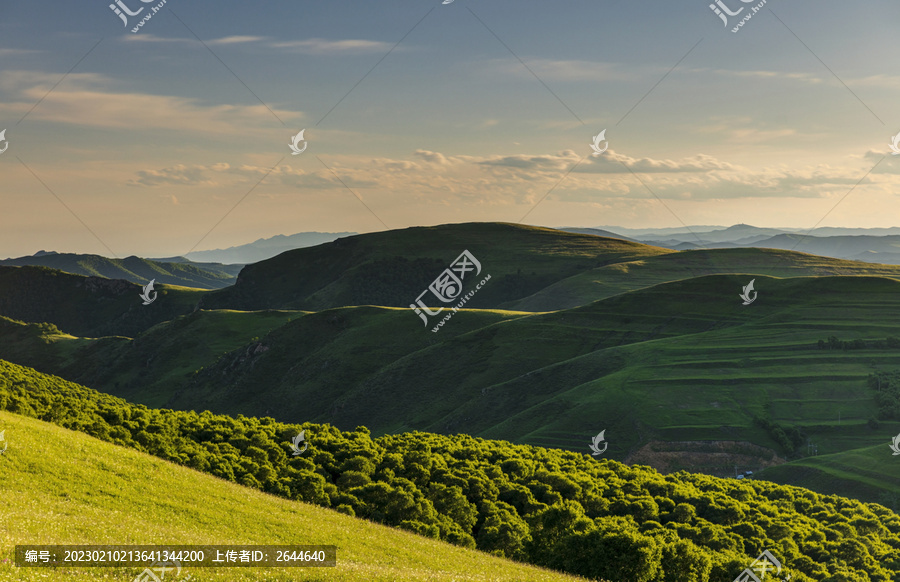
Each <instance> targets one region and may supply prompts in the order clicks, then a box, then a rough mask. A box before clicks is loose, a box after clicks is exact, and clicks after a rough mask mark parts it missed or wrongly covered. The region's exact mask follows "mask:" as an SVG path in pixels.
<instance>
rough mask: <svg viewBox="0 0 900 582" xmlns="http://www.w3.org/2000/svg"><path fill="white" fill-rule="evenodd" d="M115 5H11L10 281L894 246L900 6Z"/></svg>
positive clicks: (3, 121) (694, 0) (811, 0)
mask: <svg viewBox="0 0 900 582" xmlns="http://www.w3.org/2000/svg"><path fill="white" fill-rule="evenodd" d="M110 1H111V0H88V1H83V2H78V3H77V7H76V3H73V2H63V0H47V1H43V2H12V0H3V2H2V4H0V130H3V129H6V133H5V137H6V142H0V148H2V147H4V146H7V147H8V149H7V150H6V151H5V152H4V153H3V154H0V178H2V186H0V257H6V256H20V255H24V254H32V253H34V252H36V251H38V250H41V249H46V250H56V251H60V252H83V253H97V254H102V255H106V256H118V257H124V256H128V255H131V254H138V255H143V256H171V255H179V254H185V253H187V252H188V251H190V250H203V249H209V248H221V247H228V246H232V245H238V244H243V243H246V242H250V241H252V240H255V239H257V238H260V237H269V236H273V235H276V234H292V233H295V232H303V231H357V232H372V231H378V230H384V229H386V228H405V227H408V226H418V225H434V224H442V223H453V222H469V221H503V222H524V223H527V224H537V225H544V226H596V225H621V226H625V227H633V228H638V227H679V226H682V225H684V224H687V225H693V224H721V225H730V224H735V223H741V222H742V223H749V224H754V225H757V226H772V227H795V228H812V227H813V226H815V225H817V224H818V225H819V226H845V227H887V226H898V225H900V217H898V212H897V209H898V202H900V200H898V195H900V176H898V174H900V156H892V155H891V149H890V142H891V138H892V136H895V135H897V134H898V133H900V109H898V103H900V57H898V56H897V54H898V53H897V50H896V46H897V40H896V23H897V22H900V3H897V2H896V1H894V0H871V1H869V2H867V3H865V6H864V8H863V7H861V6H860V5H859V4H853V3H847V2H839V1H837V0H793V1H791V2H787V1H786V0H769V1H768V2H766V4H765V6H763V7H762V8H761V9H760V10H759V11H758V12H757V13H752V12H751V10H752V7H753V6H756V5H757V4H758V3H757V2H756V1H754V2H752V3H747V2H743V1H742V0H722V3H723V4H724V6H725V7H726V8H727V9H728V10H729V11H731V12H737V11H738V10H739V9H742V8H743V10H742V11H741V13H740V14H738V15H736V16H728V20H729V24H728V26H727V27H726V26H725V24H724V23H723V21H722V19H721V18H720V17H719V16H718V15H717V14H716V13H715V12H714V11H713V10H712V9H711V8H710V7H709V0H688V1H684V0H682V1H679V2H671V1H662V0H648V1H643V2H625V1H621V0H620V1H607V0H591V1H586V0H555V1H553V2H550V1H547V0H544V1H540V2H539V1H537V0H455V1H453V2H452V3H450V4H447V5H442V4H441V0H429V1H424V0H418V1H412V0H379V1H372V0H369V1H363V0H354V1H352V2H349V1H342V0H333V1H329V2H321V1H316V2H312V1H306V0H291V1H285V0H278V1H272V2H265V3H252V2H246V1H238V0H216V1H212V0H206V1H203V0H192V1H188V0H168V1H167V2H166V3H165V5H163V6H162V7H161V8H160V9H159V10H158V12H156V13H154V14H152V18H150V19H149V20H146V21H145V22H144V24H143V26H142V27H141V28H140V29H138V32H136V33H132V32H131V30H132V28H133V27H134V26H135V25H136V24H137V23H138V22H139V21H140V20H141V19H142V18H144V17H146V16H147V15H150V14H151V11H152V7H154V6H157V5H158V4H159V3H160V2H161V1H162V0H156V1H154V2H146V3H145V2H142V1H141V0H121V4H122V6H123V7H124V8H126V9H127V10H128V11H130V12H137V11H138V10H139V9H141V8H143V10H142V11H141V12H140V14H138V15H136V16H127V15H125V13H124V12H123V15H125V18H127V21H128V25H127V26H126V24H125V23H124V22H123V20H122V18H120V16H118V15H117V14H116V13H115V12H114V11H113V10H112V9H110V7H109V4H110ZM760 1H762V0H760ZM748 15H751V16H752V17H751V18H750V19H749V20H746V22H745V23H744V25H743V26H742V27H741V28H740V29H738V32H736V33H734V32H732V31H731V30H732V27H733V26H734V25H736V24H737V23H738V22H739V21H740V19H742V18H744V17H746V16H748ZM301 129H305V132H304V137H305V140H306V141H305V144H306V146H307V147H306V150H305V151H304V152H303V153H302V154H300V155H292V153H291V150H290V149H289V147H288V145H289V143H290V142H291V137H292V136H294V135H296V134H297V133H298V132H299V131H300V130H301ZM604 129H606V134H605V137H606V138H607V140H606V141H605V142H600V145H601V148H602V147H606V146H608V149H607V150H606V151H605V152H604V153H603V154H602V155H600V156H593V155H591V154H592V149H591V142H592V139H593V136H595V135H597V134H599V133H600V132H601V131H602V130H604ZM7 144H8V145H7ZM300 144H301V147H302V144H303V142H300Z"/></svg>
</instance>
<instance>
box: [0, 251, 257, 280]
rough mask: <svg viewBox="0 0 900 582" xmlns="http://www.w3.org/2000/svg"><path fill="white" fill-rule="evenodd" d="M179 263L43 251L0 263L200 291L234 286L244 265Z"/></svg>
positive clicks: (8, 265)
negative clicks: (191, 288) (177, 286)
mask: <svg viewBox="0 0 900 582" xmlns="http://www.w3.org/2000/svg"><path fill="white" fill-rule="evenodd" d="M179 259H181V260H179V261H176V260H170V261H159V260H153V259H142V258H140V257H127V258H124V259H110V258H107V257H101V256H100V255H79V254H75V253H56V252H52V251H50V252H47V251H39V252H37V253H35V254H34V255H32V256H30V257H19V258H16V259H5V260H0V266H5V267H25V266H28V267H49V268H51V269H56V270H58V271H65V272H66V273H72V274H75V275H85V276H87V277H103V278H104V279H124V280H125V281H130V282H132V283H138V284H141V285H145V284H146V283H148V282H149V281H150V280H151V279H156V282H157V283H163V284H166V285H179V286H182V287H194V288H197V289H221V288H222V287H227V286H228V285H232V284H234V282H235V280H236V279H237V275H238V273H239V272H240V270H241V268H242V267H243V265H221V264H219V263H194V262H192V261H188V260H186V259H184V258H182V257H179Z"/></svg>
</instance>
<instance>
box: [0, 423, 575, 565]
mask: <svg viewBox="0 0 900 582" xmlns="http://www.w3.org/2000/svg"><path fill="white" fill-rule="evenodd" d="M0 430H3V431H5V433H6V441H7V442H8V446H9V448H8V449H7V451H6V452H5V453H4V454H0V476H2V477H0V498H2V499H3V503H0V580H3V581H10V582H13V581H15V582H37V581H42V582H43V581H50V582H63V581H66V582H68V581H70V580H79V581H83V580H111V579H112V580H121V581H125V580H134V578H135V577H136V576H137V575H138V574H139V573H140V572H141V571H142V569H141V568H58V569H44V568H16V567H14V566H13V565H12V563H13V560H14V557H15V552H14V548H15V546H16V545H17V544H29V545H35V544H115V545H131V544H168V545H174V544H184V545H189V544H193V545H215V544H247V545H251V544H254V545H255V544H264V545H275V544H285V545H287V544H298V545H335V546H337V548H338V549H337V566H336V567H334V568H215V569H211V568H210V569H207V568H190V567H187V566H185V568H184V569H183V571H182V574H181V579H186V578H187V577H188V576H192V577H193V578H192V579H193V580H195V581H197V582H235V581H245V582H249V581H251V580H252V581H260V582H263V581H268V582H272V581H275V580H278V581H279V582H289V581H298V582H299V581H304V582H306V581H325V580H328V581H331V580H334V581H340V582H370V581H377V582H394V581H396V580H422V581H426V580H427V581H429V582H433V581H434V582H436V581H447V582H450V581H456V580H471V581H473V582H475V581H484V582H488V581H490V582H495V581H498V582H499V581H504V582H515V581H519V580H534V581H536V582H556V581H559V582H563V581H572V582H574V581H575V580H577V578H575V577H572V576H566V575H564V574H557V573H552V572H549V571H546V570H541V569H538V568H535V567H531V566H527V565H523V564H519V563H515V562H512V561H509V560H504V559H501V558H498V557H495V556H490V555H488V554H485V553H481V552H477V551H474V550H470V549H465V548H461V547H457V546H453V545H450V544H447V543H444V542H439V541H437V540H434V539H429V538H427V537H424V536H418V535H415V534H413V533H410V532H405V531H402V530H399V529H395V528H391V527H387V526H384V525H379V524H376V523H373V522H371V521H365V520H362V519H358V518H354V517H350V516H347V515H342V514H341V513H338V512H337V511H334V510H330V509H325V508H322V507H317V506H315V505H310V504H307V503H303V502H300V501H291V500H287V499H281V498H278V497H275V496H272V495H268V494H265V493H262V492H259V491H253V490H251V489H248V488H247V487H242V486H240V485H237V484H235V483H229V482H227V481H224V480H222V479H219V478H216V477H214V476H212V475H206V474H203V473H200V472H197V471H194V470H192V469H189V468H187V467H180V466H177V465H175V464H173V463H171V462H168V461H164V460H161V459H159V458H157V457H152V456H150V455H148V454H146V453H140V452H137V451H134V450H130V449H128V448H125V447H122V446H117V445H113V444H110V443H106V442H102V441H100V440H97V439H96V438H93V437H90V436H87V435H85V434H81V433H78V432H74V431H71V430H67V429H64V428H60V427H58V426H55V425H52V424H48V423H46V422H42V421H40V420H35V419H32V418H27V417H24V416H19V415H16V414H10V413H7V412H0ZM37 508H39V510H38V509H37ZM171 575H172V574H169V576H167V577H166V578H165V579H166V580H168V579H169V577H170V576H171ZM176 580H177V579H176Z"/></svg>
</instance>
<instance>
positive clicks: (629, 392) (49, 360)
mask: <svg viewBox="0 0 900 582" xmlns="http://www.w3.org/2000/svg"><path fill="white" fill-rule="evenodd" d="M751 277H754V275H740V276H738V275H729V276H725V275H716V276H707V277H698V278H695V279H688V280H684V281H676V282H673V283H667V284H663V285H657V286H654V287H651V288H648V289H643V290H639V291H634V292H631V293H625V294H621V295H617V296H614V297H611V298H608V299H605V300H603V301H598V302H595V303H593V304H591V305H588V306H585V307H580V308H577V309H571V310H565V311H559V312H553V313H544V314H527V313H522V312H503V311H494V310H486V311H482V310H462V311H460V312H459V313H457V314H456V315H455V317H454V318H453V319H452V320H451V321H450V323H449V324H448V325H446V326H445V327H444V328H442V329H441V331H440V333H432V332H431V331H429V330H425V329H422V327H421V325H420V322H419V321H418V319H417V318H416V317H414V316H413V315H412V314H411V313H409V310H408V309H391V308H377V307H353V308H343V309H332V310H326V311H323V312H317V313H303V312H272V313H258V314H252V313H241V312H228V311H226V312H218V311H213V312H208V311H198V312H196V313H193V314H191V315H189V316H186V317H182V318H179V319H176V320H174V321H172V322H167V323H163V324H160V325H158V326H156V327H155V328H153V329H151V330H149V331H148V332H146V333H144V334H140V335H139V336H138V337H137V338H135V339H134V340H129V339H127V338H105V339H101V340H94V341H86V340H81V339H78V338H74V337H71V336H65V335H64V334H60V333H58V332H56V331H54V330H52V329H41V328H39V327H37V326H32V327H31V328H26V326H23V325H22V324H17V323H15V322H9V321H6V322H4V323H3V327H2V328H0V357H4V358H8V359H10V360H12V361H17V362H20V363H22V364H26V365H32V366H35V367H36V368H38V369H40V370H42V371H45V372H51V373H56V374H60V375H62V376H64V377H67V378H71V379H73V380H77V381H79V382H83V383H85V384H87V385H90V386H92V387H95V388H98V389H101V390H103V391H105V392H108V393H112V394H116V395H119V396H123V397H127V398H129V399H131V400H133V401H136V402H142V403H145V404H149V405H154V406H166V407H171V408H176V409H182V410H203V409H209V410H212V411H215V412H220V413H229V414H252V415H259V416H272V417H274V418H277V419H279V420H283V421H286V422H299V421H306V420H311V421H315V422H328V423H330V424H334V425H335V426H338V427H341V428H344V429H350V428H352V427H354V426H357V425H364V426H367V427H369V428H370V429H371V430H372V431H373V432H374V433H375V434H385V433H393V432H402V431H407V430H427V431H431V432H438V433H451V432H465V433H468V434H473V435H478V436H484V437H488V438H500V439H505V440H510V441H513V442H517V443H527V444H533V445H540V446H548V447H559V448H565V449H570V450H575V451H587V450H588V449H587V445H588V444H589V442H590V438H591V437H592V436H594V435H596V434H597V433H598V432H600V431H601V430H606V437H607V439H609V442H610V445H609V450H608V452H607V456H609V457H611V458H614V459H618V460H621V461H629V460H631V459H632V458H638V459H642V458H650V459H653V458H654V456H653V455H650V456H649V457H648V454H649V453H650V452H651V451H648V450H647V449H645V447H647V445H648V444H649V443H652V442H666V443H668V454H669V457H672V456H673V455H674V456H675V457H676V458H675V462H674V464H673V463H672V462H671V459H669V460H667V461H666V463H665V464H662V463H660V464H657V462H656V461H655V460H653V461H639V462H647V463H649V464H652V465H654V466H657V467H660V468H663V467H666V468H668V469H670V470H677V469H688V470H695V471H704V472H708V473H711V474H715V475H722V476H725V475H729V474H732V475H733V473H734V468H735V467H734V465H735V464H739V465H741V467H740V469H741V470H745V469H752V470H758V469H761V468H763V467H766V466H769V465H770V464H771V463H772V462H779V461H777V460H775V461H773V456H774V455H778V456H780V457H782V458H792V457H796V456H799V455H801V454H803V446H801V445H800V444H799V443H794V444H791V443H787V444H786V441H784V439H783V438H782V437H780V436H779V435H778V434H777V430H775V429H777V428H778V427H779V426H780V427H781V430H783V431H793V432H792V434H793V435H795V437H796V438H800V439H812V440H813V441H815V442H816V443H817V444H818V446H819V452H820V454H832V453H837V452H843V451H852V450H854V449H859V448H865V447H873V446H876V447H877V446H880V445H882V444H883V443H887V442H889V439H890V437H891V436H892V435H893V434H896V433H897V432H900V424H898V423H896V422H884V423H882V425H881V427H880V428H878V429H874V428H871V427H870V426H869V424H868V421H869V420H870V419H871V418H873V417H874V416H875V415H876V414H877V410H876V405H875V402H874V399H873V396H872V394H871V392H870V391H869V390H868V388H867V387H866V379H867V377H868V375H869V374H870V373H871V372H873V371H875V370H879V369H882V370H890V369H893V368H896V367H900V365H898V364H900V351H898V350H897V349H896V348H890V347H880V348H879V347H876V346H875V345H874V341H875V340H884V339H885V338H887V337H889V336H891V335H892V334H895V333H897V330H898V329H900V309H898V308H900V293H898V291H900V282H897V281H895V280H893V279H882V278H875V277H810V278H793V279H774V278H769V277H762V276H755V277H756V288H757V290H758V292H759V297H758V300H757V301H756V302H755V303H753V304H752V305H750V306H743V305H741V302H740V299H739V298H738V297H737V294H738V292H739V291H740V289H741V287H742V285H744V284H746V282H747V281H748V280H749V279H750V278H751ZM832 335H837V336H839V337H841V338H842V339H846V340H853V339H860V338H867V339H868V340H869V341H870V342H872V345H871V346H870V347H867V348H865V349H858V350H846V351H844V350H841V351H829V350H821V349H819V348H818V347H817V342H818V340H820V339H824V338H827V337H829V336H832ZM839 416H840V419H839V418H838V417H839ZM757 417H758V418H761V419H765V420H767V421H768V422H770V423H772V426H770V427H769V428H766V427H765V426H761V425H760V424H759V423H758V422H755V420H754V419H755V418H757ZM698 442H701V443H706V444H707V445H708V448H707V450H705V451H704V450H702V447H700V448H698V445H697V443H698ZM723 442H733V443H738V444H739V443H742V442H743V443H748V444H749V445H754V446H756V447H761V448H762V449H763V450H758V451H757V452H756V453H754V454H753V455H750V456H749V457H748V456H747V455H743V456H739V455H737V453H724V454H723V453H722V452H721V451H719V449H720V448H721V446H722V443H723ZM786 446H788V447H790V449H788V448H786ZM885 450H887V449H886V448H885ZM681 453H683V454H681ZM679 456H680V460H679ZM886 456H887V457H889V456H890V455H886ZM656 457H659V455H656ZM877 470H878V471H880V473H881V481H880V482H882V483H887V482H890V481H891V480H894V481H900V466H898V465H897V464H890V463H885V464H882V465H880V466H879V467H877ZM842 491H843V490H842ZM886 491H887V490H885V489H883V488H882V489H880V490H879V491H875V492H873V491H869V490H868V489H867V488H862V489H861V490H860V496H861V498H863V499H866V500H870V501H877V500H878V499H879V495H881V494H883V493H885V492H886Z"/></svg>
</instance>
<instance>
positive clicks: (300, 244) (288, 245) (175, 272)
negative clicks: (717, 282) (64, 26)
mask: <svg viewBox="0 0 900 582" xmlns="http://www.w3.org/2000/svg"><path fill="white" fill-rule="evenodd" d="M354 234H356V233H353V232H300V233H297V234H292V235H290V236H285V235H282V234H280V235H277V236H273V237H270V238H261V239H259V240H257V241H254V242H252V243H248V244H245V245H240V246H236V247H230V248H227V249H216V250H211V251H197V252H193V253H188V255H187V257H166V258H159V259H143V258H140V257H134V256H132V257H127V258H124V259H110V258H108V257H103V256H100V255H80V254H75V253H57V252H54V251H38V252H37V253H35V254H33V255H31V256H27V257H17V258H10V259H5V260H0V266H8V267H24V266H29V267H49V268H51V269H56V270H58V271H65V272H66V273H73V274H75V275H85V276H87V277H103V278H105V279H122V280H125V281H130V282H131V283H138V284H140V285H145V284H147V283H148V282H149V281H150V280H151V279H155V280H156V282H157V283H162V284H165V285H178V286H181V287H193V288H195V289H221V288H223V287H228V286H229V285H233V284H234V283H235V282H236V281H237V276H238V273H240V272H241V269H242V268H243V267H244V265H246V264H248V263H257V262H259V261H265V260H266V259H270V258H272V257H275V256H277V255H280V254H281V253H283V252H285V251H289V250H293V249H299V248H305V247H311V246H316V245H320V244H323V243H328V242H332V241H334V240H336V239H338V238H341V237H344V236H350V235H354ZM613 236H615V235H613Z"/></svg>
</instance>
